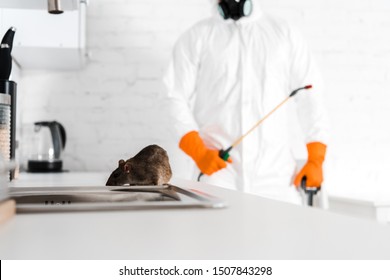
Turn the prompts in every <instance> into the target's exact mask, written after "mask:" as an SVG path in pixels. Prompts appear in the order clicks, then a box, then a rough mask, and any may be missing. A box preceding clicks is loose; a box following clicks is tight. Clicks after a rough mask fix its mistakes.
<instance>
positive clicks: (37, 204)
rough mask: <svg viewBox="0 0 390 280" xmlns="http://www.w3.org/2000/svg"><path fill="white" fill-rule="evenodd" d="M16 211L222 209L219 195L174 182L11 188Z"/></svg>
mask: <svg viewBox="0 0 390 280" xmlns="http://www.w3.org/2000/svg"><path fill="white" fill-rule="evenodd" d="M10 196H11V197H12V198H13V199H14V200H15V201H16V206H17V212H19V213H23V212H63V211H102V210H137V209H156V208H193V207H196V208H199V207H202V208H221V207H224V206H225V204H224V202H223V201H221V200H220V199H218V198H215V197H212V196H209V195H207V194H205V193H201V192H199V191H196V190H188V189H183V188H180V187H177V186H174V185H169V184H168V185H163V186H121V187H34V188H11V189H10Z"/></svg>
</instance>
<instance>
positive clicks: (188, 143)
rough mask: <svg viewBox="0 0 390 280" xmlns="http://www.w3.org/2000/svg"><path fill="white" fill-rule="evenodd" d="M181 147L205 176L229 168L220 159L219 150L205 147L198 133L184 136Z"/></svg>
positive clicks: (194, 132) (230, 161) (229, 160)
mask: <svg viewBox="0 0 390 280" xmlns="http://www.w3.org/2000/svg"><path fill="white" fill-rule="evenodd" d="M179 147H180V149H182V150H183V151H184V152H185V153H186V154H187V155H189V156H190V157H191V158H192V159H193V160H194V161H195V163H196V165H197V166H198V168H199V169H200V171H201V172H202V173H203V174H206V175H211V174H213V173H214V172H217V171H218V170H221V169H223V168H225V167H226V166H227V164H226V162H225V161H224V160H223V159H221V158H220V157H219V151H218V150H211V149H208V148H207V147H206V146H205V145H204V143H203V140H202V138H200V136H199V133H198V132H197V131H191V132H188V133H187V134H186V135H184V136H183V137H182V138H181V140H180V143H179ZM228 162H229V163H232V162H233V161H232V160H231V159H230V158H229V159H228Z"/></svg>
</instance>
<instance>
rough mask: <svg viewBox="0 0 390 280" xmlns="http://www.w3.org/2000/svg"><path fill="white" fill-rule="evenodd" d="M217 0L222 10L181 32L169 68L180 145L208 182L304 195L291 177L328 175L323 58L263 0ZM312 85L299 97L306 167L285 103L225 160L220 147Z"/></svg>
mask: <svg viewBox="0 0 390 280" xmlns="http://www.w3.org/2000/svg"><path fill="white" fill-rule="evenodd" d="M213 3H214V4H215V6H216V7H215V8H216V9H215V11H218V12H216V13H215V16H213V17H212V18H209V19H206V20H203V21H201V22H199V23H197V24H196V25H195V26H193V27H192V28H191V29H189V30H188V31H187V32H185V33H184V34H183V35H182V36H181V37H180V38H179V40H178V41H177V43H176V45H175V47H174V51H173V57H172V60H171V63H170V65H169V68H168V71H167V73H166V75H165V77H164V83H165V85H166V87H167V91H166V92H167V95H168V99H169V106H170V110H171V112H174V113H175V116H176V119H177V122H176V123H175V124H174V127H175V129H176V131H177V133H179V136H180V142H179V146H180V148H181V149H182V150H183V151H184V152H185V153H186V154H187V155H189V156H190V157H191V158H192V159H193V160H194V162H195V163H196V165H197V167H198V168H199V169H198V170H197V173H198V174H199V172H203V173H204V174H205V176H203V177H202V179H201V181H202V182H207V183H210V184H214V185H219V186H222V187H228V188H232V189H237V190H242V191H245V192H249V193H253V194H258V195H262V196H264V197H270V198H275V199H279V200H283V201H289V202H292V203H301V197H300V195H299V193H298V191H297V189H296V188H294V187H292V182H294V181H295V182H294V183H295V185H296V186H298V185H299V184H300V182H301V180H302V178H303V177H304V176H305V177H306V178H307V185H308V186H319V185H320V184H321V183H322V180H323V178H322V163H323V161H324V158H325V152H326V143H327V138H328V124H327V116H326V112H325V109H324V107H323V101H322V96H321V95H322V83H321V78H320V75H319V73H318V71H317V68H316V65H315V63H314V62H313V59H312V56H311V54H310V52H309V50H308V47H307V45H306V43H305V41H304V40H303V38H302V37H301V35H300V34H299V33H297V32H296V31H295V30H293V29H292V28H291V27H290V26H289V25H287V24H286V23H285V22H284V21H283V20H281V19H278V18H274V17H271V16H269V15H267V14H265V13H264V12H263V11H262V9H261V7H260V3H259V1H257V0H222V1H218V0H213ZM305 85H313V89H312V90H310V91H304V92H302V93H299V94H297V95H296V96H295V97H294V98H293V99H294V100H295V101H296V103H297V104H296V107H297V110H298V115H299V120H300V123H301V126H302V128H303V129H302V130H303V132H304V134H305V140H306V144H307V149H308V161H307V162H306V164H305V166H304V167H303V168H302V170H301V171H300V172H299V174H298V175H296V172H295V170H296V167H295V165H296V163H295V159H294V158H293V156H292V153H291V150H290V139H289V134H288V131H289V129H288V125H289V118H290V116H289V114H288V110H287V106H283V107H281V108H280V109H279V110H278V111H277V112H275V113H274V114H273V115H272V116H270V117H269V118H268V119H267V120H266V121H265V122H264V123H262V125H260V126H259V127H258V128H257V129H256V130H254V131H253V132H252V133H251V134H250V135H248V136H247V137H246V138H245V139H244V140H243V141H242V142H241V143H240V145H238V146H237V147H236V148H234V149H233V150H232V151H231V152H230V157H229V160H228V161H227V162H225V161H224V160H222V159H221V158H220V157H219V155H218V151H219V150H221V149H226V148H227V147H229V146H230V145H231V144H232V143H233V142H234V141H235V140H236V139H237V138H238V137H240V136H241V135H243V134H244V133H245V132H247V131H248V130H249V129H250V128H251V127H252V126H253V125H254V124H255V123H256V122H257V121H258V120H259V119H260V118H261V117H263V116H264V115H265V114H267V113H268V112H270V111H271V110H272V109H273V108H274V107H275V106H277V105H278V104H279V103H280V102H281V101H282V100H284V99H285V98H286V97H287V96H288V95H289V94H290V93H291V91H292V90H294V89H297V88H299V87H303V86H305ZM290 102H291V101H290ZM194 176H196V175H195V174H194ZM194 178H195V177H194Z"/></svg>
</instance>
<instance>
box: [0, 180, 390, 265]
mask: <svg viewBox="0 0 390 280" xmlns="http://www.w3.org/2000/svg"><path fill="white" fill-rule="evenodd" d="M107 177H108V174H101V173H61V174H21V177H20V179H19V180H17V181H15V182H13V184H14V186H19V187H28V186H93V185H100V186H101V185H104V184H105V181H106V179H107ZM172 183H173V184H176V185H178V186H180V187H188V188H194V189H199V190H201V191H204V192H207V193H209V194H212V195H214V196H217V197H220V198H222V199H224V200H225V201H227V203H228V205H229V206H228V207H227V208H224V209H163V210H161V209H160V210H137V211H111V212H77V213H46V214H42V213H41V214H18V215H17V216H16V217H14V218H13V219H12V220H10V221H8V222H7V223H5V224H2V225H0V259H390V238H389V236H390V227H389V226H386V225H381V224H378V223H376V222H373V221H368V220H363V219H358V218H352V217H346V216H342V215H339V214H334V213H329V212H326V211H323V210H319V209H312V208H305V207H300V206H295V205H291V204H286V203H282V202H276V201H272V200H268V199H264V198H261V197H258V196H254V195H248V194H244V193H241V192H236V191H231V190H226V189H222V188H218V187H215V186H210V185H207V184H202V183H196V182H190V181H185V180H180V179H175V180H173V181H172Z"/></svg>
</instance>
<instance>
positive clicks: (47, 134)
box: [24, 121, 66, 172]
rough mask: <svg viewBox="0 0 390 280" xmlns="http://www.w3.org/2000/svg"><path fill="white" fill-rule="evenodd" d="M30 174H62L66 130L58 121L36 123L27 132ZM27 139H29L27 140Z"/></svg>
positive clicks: (28, 168)
mask: <svg viewBox="0 0 390 280" xmlns="http://www.w3.org/2000/svg"><path fill="white" fill-rule="evenodd" d="M24 136H25V140H27V142H28V149H27V171H28V172H61V171H62V159H61V154H62V152H63V150H64V148H65V143H66V132H65V128H64V127H63V126H62V124H60V123H59V122H57V121H41V122H35V123H34V125H33V126H32V127H31V126H30V128H29V129H28V130H27V131H25V135H24ZM26 138H27V139H26Z"/></svg>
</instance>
